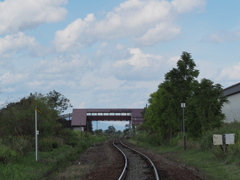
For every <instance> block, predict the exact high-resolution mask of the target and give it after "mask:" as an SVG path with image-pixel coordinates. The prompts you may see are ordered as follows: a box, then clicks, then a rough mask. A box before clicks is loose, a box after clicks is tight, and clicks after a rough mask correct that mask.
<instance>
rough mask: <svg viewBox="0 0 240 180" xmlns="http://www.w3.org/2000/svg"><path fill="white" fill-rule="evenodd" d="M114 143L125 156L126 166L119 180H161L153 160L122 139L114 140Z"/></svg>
mask: <svg viewBox="0 0 240 180" xmlns="http://www.w3.org/2000/svg"><path fill="white" fill-rule="evenodd" d="M113 145H114V146H115V147H116V148H117V149H118V150H119V151H120V152H121V154H122V155H123V157H124V161H125V162H124V167H123V170H122V173H121V175H120V176H119V178H118V180H123V179H125V180H135V179H136V180H142V179H149V180H151V179H152V180H160V177H159V175H158V172H157V169H156V167H155V165H154V164H153V162H152V161H151V160H150V159H149V158H148V157H147V156H146V155H144V154H142V153H141V152H139V151H136V150H134V149H132V148H130V147H128V146H126V145H125V144H123V143H122V141H121V140H120V139H118V140H114V141H113Z"/></svg>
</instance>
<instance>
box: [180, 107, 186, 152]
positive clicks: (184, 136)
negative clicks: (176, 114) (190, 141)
mask: <svg viewBox="0 0 240 180" xmlns="http://www.w3.org/2000/svg"><path fill="white" fill-rule="evenodd" d="M181 107H182V109H183V122H182V125H183V127H182V128H183V143H184V150H186V149H187V147H186V133H185V122H184V108H185V103H181Z"/></svg>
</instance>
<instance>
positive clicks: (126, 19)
mask: <svg viewBox="0 0 240 180" xmlns="http://www.w3.org/2000/svg"><path fill="white" fill-rule="evenodd" d="M203 5H204V0H191V1H190V0H188V3H185V1H183V0H175V1H170V2H169V1H164V0H162V1H159V0H128V1H126V2H124V3H121V4H120V5H119V6H118V7H116V8H115V9H113V10H112V11H110V12H108V13H106V16H105V18H103V19H101V20H96V18H95V17H94V15H93V14H89V15H87V17H86V18H85V19H77V20H75V21H74V22H72V23H71V24H69V25H68V26H67V27H66V28H65V29H63V30H60V31H57V32H56V35H55V38H54V44H55V46H56V49H57V50H58V51H60V52H64V51H69V50H72V49H74V48H76V47H78V48H79V47H85V46H90V45H92V44H93V43H95V42H97V41H100V40H101V41H107V40H114V39H121V38H126V37H129V38H131V39H132V40H133V41H134V42H135V43H138V44H142V45H152V44H155V43H158V42H161V41H167V40H170V39H172V38H175V37H176V36H177V35H178V34H179V33H180V29H181V28H180V27H178V26H177V25H176V24H175V20H176V17H177V16H178V15H181V14H183V13H188V12H190V11H191V10H193V9H196V8H201V7H202V6H203Z"/></svg>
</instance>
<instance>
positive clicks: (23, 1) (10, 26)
mask: <svg viewBox="0 0 240 180" xmlns="http://www.w3.org/2000/svg"><path fill="white" fill-rule="evenodd" d="M65 3H67V0H51V1H48V0H37V1H32V0H17V1H15V0H5V1H3V2H0V22H1V26H0V34H5V33H9V32H11V33H15V32H18V31H22V30H25V29H28V28H32V27H36V26H38V25H40V24H42V23H52V22H58V21H61V20H63V19H64V18H65V16H66V14H67V11H66V9H64V8H62V7H61V6H62V5H63V4H65Z"/></svg>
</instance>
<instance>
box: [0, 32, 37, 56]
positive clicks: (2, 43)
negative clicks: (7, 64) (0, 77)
mask: <svg viewBox="0 0 240 180" xmlns="http://www.w3.org/2000/svg"><path fill="white" fill-rule="evenodd" d="M37 46H38V43H37V42H36V40H35V38H33V37H30V36H27V35H25V34H24V33H22V32H18V33H16V34H12V35H7V36H5V37H3V38H0V56H8V55H9V53H10V54H14V53H16V52H19V51H20V50H23V49H24V50H26V49H33V48H34V47H37Z"/></svg>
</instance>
